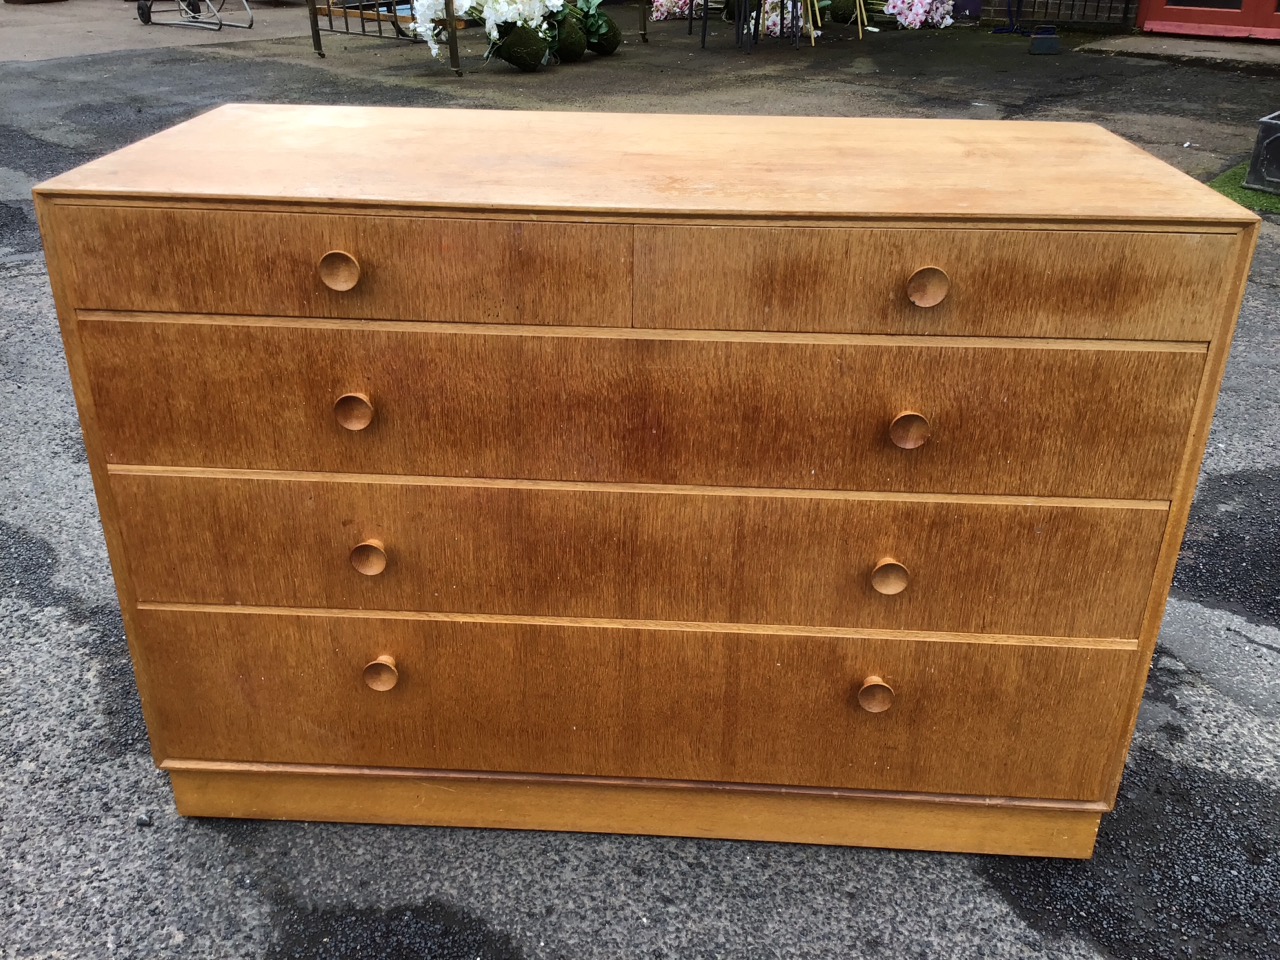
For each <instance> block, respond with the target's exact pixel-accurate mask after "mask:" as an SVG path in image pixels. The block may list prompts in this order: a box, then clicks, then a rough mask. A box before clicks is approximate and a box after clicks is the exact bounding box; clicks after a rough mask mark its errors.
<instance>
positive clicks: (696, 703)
mask: <svg viewBox="0 0 1280 960" xmlns="http://www.w3.org/2000/svg"><path fill="white" fill-rule="evenodd" d="M138 616H139V618H140V622H141V627H142V640H141V646H142V648H143V656H142V660H141V664H140V672H142V673H144V674H145V679H144V681H143V682H144V684H145V687H146V689H147V690H148V695H149V697H150V698H151V701H152V703H153V706H154V707H155V710H156V713H157V715H158V717H159V728H160V730H161V731H162V733H161V735H160V738H159V739H160V742H161V743H162V745H163V746H162V749H163V752H164V755H165V756H170V757H182V758H186V759H203V760H219V759H222V760H241V761H264V762H284V763H322V764H323V763H332V764H355V765H363V766H375V767H379V766H381V767H417V768H431V769H455V770H496V771H507V772H512V773H556V774H581V775H592V776H604V777H652V778H657V779H675V780H717V781H731V782H738V783H775V784H796V785H805V786H823V787H850V788H861V789H871V790H918V791H923V792H927V793H959V794H980V795H996V794H999V795H1001V796H1014V797H1043V798H1052V799H1063V800H1098V799H1099V798H1100V796H1101V793H1102V791H1103V789H1104V788H1105V785H1106V782H1107V777H1108V775H1109V773H1110V770H1109V769H1108V768H1107V765H1106V762H1105V761H1106V759H1107V750H1106V746H1107V745H1108V744H1109V743H1110V742H1111V741H1112V740H1113V739H1114V737H1115V736H1116V733H1117V729H1118V726H1119V724H1121V723H1122V722H1123V720H1124V719H1125V718H1126V708H1127V702H1126V700H1125V696H1124V694H1125V692H1126V691H1127V687H1128V675H1129V672H1130V671H1131V670H1132V668H1133V659H1134V654H1133V652H1131V651H1123V650H1084V649H1072V648H1062V647H1045V646H1009V645H1005V646H999V647H991V646H986V645H983V644H955V643H941V644H938V643H929V642H927V641H901V640H858V641H850V640H843V639H835V638H825V637H824V638H818V637H799V636H790V637H789V636H758V635H749V634H725V633H714V634H713V633H706V634H695V633H673V632H669V631H636V630H616V629H615V630H607V629H589V628H566V627H547V626H541V625H532V624H475V623H423V622H415V621H408V620H394V621H387V620H381V621H369V620H361V619H358V618H350V617H348V618H320V617H291V616H264V615H251V614H240V613H222V614H190V613H175V612H171V611H156V610H143V611H139V612H138ZM380 656H385V657H390V658H392V659H393V661H394V668H395V672H396V673H397V675H398V676H397V682H396V683H395V686H394V689H391V690H388V691H386V693H385V694H381V693H375V692H373V691H371V690H369V689H368V688H367V687H366V685H365V679H364V670H365V667H366V665H367V664H369V663H370V662H371V661H374V660H376V659H377V658H378V657H380ZM871 676H876V677H881V678H883V679H884V680H885V681H886V682H887V683H889V684H891V685H892V687H893V691H894V695H893V704H892V707H890V708H889V709H887V710H885V711H884V712H883V713H879V714H872V713H869V712H867V711H866V710H864V709H862V708H861V707H860V706H859V705H858V693H859V689H860V688H861V687H862V686H863V684H864V683H865V681H866V679H867V678H868V677H871Z"/></svg>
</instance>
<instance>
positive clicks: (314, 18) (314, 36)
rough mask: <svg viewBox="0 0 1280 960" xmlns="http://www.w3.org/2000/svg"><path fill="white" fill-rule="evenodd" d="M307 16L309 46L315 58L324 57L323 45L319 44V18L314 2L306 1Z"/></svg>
mask: <svg viewBox="0 0 1280 960" xmlns="http://www.w3.org/2000/svg"><path fill="white" fill-rule="evenodd" d="M307 14H308V15H309V16H310V17H311V46H312V47H313V48H314V49H315V52H316V56H317V57H324V45H323V44H322V43H321V42H320V17H319V14H317V13H316V0H307Z"/></svg>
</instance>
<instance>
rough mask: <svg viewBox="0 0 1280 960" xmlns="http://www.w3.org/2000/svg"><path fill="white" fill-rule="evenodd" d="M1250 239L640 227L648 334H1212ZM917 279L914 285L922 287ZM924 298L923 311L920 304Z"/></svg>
mask: <svg viewBox="0 0 1280 960" xmlns="http://www.w3.org/2000/svg"><path fill="white" fill-rule="evenodd" d="M1239 242H1240V241H1239V237H1238V236H1237V235H1235V234H1227V233H1223V234H1213V233H1175V232H1159V233H1155V232H1153V233H1142V232H1136V231H1134V232H1107V231H1071V230H1042V231H1027V230H980V229H970V230H957V229H919V228H917V229H902V228H894V229H863V230H841V229H826V228H818V227H772V228H770V227H711V226H706V227H668V226H637V227H636V228H635V251H636V253H635V291H636V311H635V325H636V326H637V327H691V328H710V329H735V330H737V329H740V330H826V331H844V332H859V333H907V334H953V335H956V334H979V335H990V336H1013V337H1119V338H1122V339H1154V340H1196V341H1205V340H1208V339H1210V337H1211V336H1212V335H1213V332H1214V330H1215V329H1216V327H1217V324H1218V322H1219V317H1221V315H1222V310H1223V308H1224V307H1225V306H1226V303H1225V300H1224V297H1226V296H1227V289H1228V286H1229V285H1224V284H1223V283H1222V282H1221V278H1222V277H1225V276H1230V275H1232V271H1233V269H1234V266H1233V265H1234V263H1235V262H1236V258H1237V257H1238V256H1239ZM913 278H914V279H913ZM918 304H924V305H918Z"/></svg>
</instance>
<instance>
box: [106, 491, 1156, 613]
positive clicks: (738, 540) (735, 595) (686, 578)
mask: <svg viewBox="0 0 1280 960" xmlns="http://www.w3.org/2000/svg"><path fill="white" fill-rule="evenodd" d="M330 476H331V477H332V475H330ZM297 477H298V479H274V478H273V479H260V478H240V477H203V478H201V477H194V476H171V475H156V474H154V473H145V472H144V473H133V472H123V473H122V472H120V471H118V470H117V471H115V472H114V473H113V475H112V481H111V488H112V494H113V497H114V500H115V504H116V507H117V509H118V511H119V517H120V526H121V527H122V533H123V538H124V543H125V566H126V567H127V569H128V570H129V572H130V575H131V579H132V581H133V585H134V589H135V591H136V594H137V599H139V600H143V601H176V602H193V603H210V604H250V605H268V606H300V607H343V608H355V609H380V610H434V611H450V612H461V613H495V614H511V615H539V616H559V617H586V618H604V619H614V618H617V619H626V620H648V619H653V620H666V621H695V622H716V623H719V622H728V623H763V624H800V625H816V626H836V627H875V628H886V629H897V630H914V631H953V632H960V633H999V634H1010V635H1035V636H1063V637H1105V638H1134V637H1137V636H1138V631H1139V626H1140V623H1141V620H1142V614H1143V610H1144V608H1145V605H1146V599H1147V592H1148V590H1149V589H1150V584H1151V578H1152V575H1153V572H1154V567H1155V561H1156V555H1157V552H1158V550H1159V547H1160V543H1161V538H1162V536H1163V533H1164V525H1165V514H1166V511H1165V510H1163V509H1148V508H1139V507H1123V506H1089V507H1083V506H1070V505H1062V504H1049V505H1029V504H1025V503H1018V502H1005V503H990V502H972V501H971V502H962V501H952V500H928V499H924V500H917V499H892V498H883V497H869V498H848V497H844V498H836V497H800V496H742V495H733V496H719V495H708V494H706V493H700V492H684V493H681V492H647V491H628V490H601V489H599V488H574V487H568V488H557V487H554V486H551V487H548V486H546V485H528V484H526V485H500V484H496V483H490V484H486V485H481V486H466V485H461V484H458V483H428V482H422V481H407V482H403V483H371V482H365V481H355V480H350V481H342V480H336V479H302V475H297ZM886 559H889V560H893V561H894V562H895V563H896V564H897V566H894V565H884V566H882V565H881V564H882V561H885V560H886ZM876 568H879V572H875V570H876ZM900 568H901V569H900Z"/></svg>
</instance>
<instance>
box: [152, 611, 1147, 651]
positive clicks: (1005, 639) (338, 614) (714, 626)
mask: <svg viewBox="0 0 1280 960" xmlns="http://www.w3.org/2000/svg"><path fill="white" fill-rule="evenodd" d="M137 608H138V609H139V610H155V611H167V612H172V613H193V614H196V613H200V614H231V615H235V614H246V615H258V616H286V617H332V618H342V619H354V620H359V619H368V620H419V621H423V622H427V623H492V624H528V625H530V626H550V627H585V628H594V629H603V630H653V631H671V632H680V633H737V634H743V635H769V636H794V637H833V638H837V639H849V640H914V641H933V642H938V643H981V644H1002V645H1013V646H1042V647H1081V648H1087V649H1096V650H1136V649H1138V639H1137V638H1136V637H1135V638H1131V639H1126V638H1124V637H1047V636H1022V635H1012V634H985V633H950V632H943V631H935V632H929V631H922V630H875V629H860V628H857V627H821V626H810V625H793V624H774V623H729V622H700V621H693V620H624V619H618V618H609V617H551V616H537V615H523V614H514V613H508V614H503V613H456V612H441V611H431V610H358V609H350V608H343V607H273V606H255V605H249V604H216V603H182V602H176V601H161V600H143V601H139V602H138V604H137Z"/></svg>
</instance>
